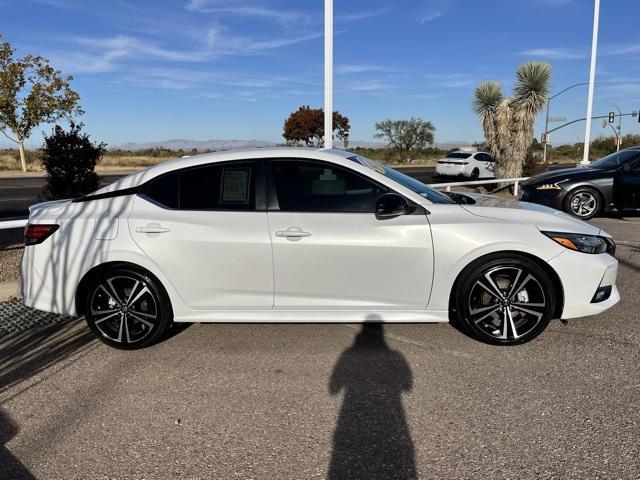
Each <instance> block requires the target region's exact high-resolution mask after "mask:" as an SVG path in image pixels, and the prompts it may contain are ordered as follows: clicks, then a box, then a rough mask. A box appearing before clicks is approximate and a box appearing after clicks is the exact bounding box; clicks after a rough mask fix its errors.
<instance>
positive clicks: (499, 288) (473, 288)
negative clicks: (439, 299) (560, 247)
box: [455, 254, 557, 345]
mask: <svg viewBox="0 0 640 480" xmlns="http://www.w3.org/2000/svg"><path fill="white" fill-rule="evenodd" d="M459 278H460V280H459V281H458V284H457V292H456V296H455V308H456V312H455V313H456V314H457V317H458V320H459V322H460V323H461V325H462V327H463V328H464V329H465V330H466V331H467V333H469V334H470V335H471V336H473V337H474V338H476V339H478V340H480V341H483V342H485V343H490V344H493V345H517V344H521V343H525V342H528V341H529V340H532V339H533V338H535V337H537V336H538V335H539V334H540V333H542V331H543V330H544V329H545V328H546V327H547V325H548V324H549V321H550V320H551V318H552V316H553V314H554V312H555V306H556V301H557V300H556V298H557V297H556V294H555V291H554V288H553V282H552V279H551V278H550V276H549V274H548V273H547V272H545V271H544V269H542V268H541V267H540V266H538V265H537V264H536V263H535V262H533V261H531V260H529V259H528V258H526V257H524V256H520V255H516V254H513V255H509V256H492V257H488V258H485V259H482V260H479V261H477V262H474V263H473V264H471V265H470V266H469V267H467V268H466V269H465V270H464V271H463V272H462V273H461V275H460V277H459Z"/></svg>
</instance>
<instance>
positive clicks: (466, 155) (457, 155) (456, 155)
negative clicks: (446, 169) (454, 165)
mask: <svg viewBox="0 0 640 480" xmlns="http://www.w3.org/2000/svg"><path fill="white" fill-rule="evenodd" d="M470 156H471V153H463V152H453V153H450V154H449V155H447V156H446V157H445V158H469V157H470Z"/></svg>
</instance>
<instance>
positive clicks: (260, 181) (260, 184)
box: [132, 158, 267, 213]
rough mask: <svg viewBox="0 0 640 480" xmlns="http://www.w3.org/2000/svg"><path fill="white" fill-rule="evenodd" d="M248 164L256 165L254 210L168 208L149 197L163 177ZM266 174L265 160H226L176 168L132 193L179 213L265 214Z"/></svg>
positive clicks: (147, 182) (148, 181)
mask: <svg viewBox="0 0 640 480" xmlns="http://www.w3.org/2000/svg"><path fill="white" fill-rule="evenodd" d="M248 162H253V163H255V166H256V174H255V180H254V181H255V189H254V190H255V208H254V209H250V210H242V209H236V208H173V207H168V206H167V205H163V204H162V203H160V202H158V201H156V200H154V199H153V198H151V197H149V196H148V195H147V191H148V190H149V187H150V185H151V184H152V183H153V182H154V181H156V180H158V179H160V178H162V177H166V176H168V175H175V174H182V173H183V172H187V171H191V170H196V169H198V168H207V167H214V166H215V167H218V166H220V167H224V166H227V165H233V164H237V163H248ZM264 172H265V167H264V159H263V158H242V159H237V160H224V161H221V162H209V163H202V164H200V165H192V166H190V167H184V168H176V169H175V170H171V171H168V172H164V173H162V174H160V175H158V176H157V177H153V178H150V179H149V180H147V181H146V182H144V183H143V184H141V185H140V186H139V187H136V189H137V192H132V193H137V195H138V196H139V197H140V198H143V199H144V200H146V201H147V202H150V203H153V204H154V205H156V206H158V207H160V208H163V209H165V210H174V211H178V212H237V213H247V212H248V213H255V212H265V211H266V210H267V206H266V199H265V193H266V188H265V174H264ZM178 198H180V183H178Z"/></svg>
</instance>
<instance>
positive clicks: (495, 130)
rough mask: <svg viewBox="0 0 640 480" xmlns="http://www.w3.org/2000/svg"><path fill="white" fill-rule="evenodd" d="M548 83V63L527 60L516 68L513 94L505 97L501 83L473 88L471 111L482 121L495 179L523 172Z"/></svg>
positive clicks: (547, 91) (545, 97)
mask: <svg viewBox="0 0 640 480" xmlns="http://www.w3.org/2000/svg"><path fill="white" fill-rule="evenodd" d="M550 83H551V65H549V64H548V63H541V62H527V63H524V64H523V65H521V66H520V68H518V70H517V71H516V84H515V86H514V88H513V96H512V97H504V95H503V92H502V84H501V83H500V82H496V81H488V82H482V83H481V84H480V85H478V86H477V87H476V91H475V96H474V99H473V110H474V111H475V112H476V114H477V115H478V116H479V117H480V120H481V121H482V128H483V130H484V136H485V138H486V140H487V145H488V147H489V151H490V152H491V155H492V156H493V158H495V161H496V172H495V173H496V178H511V177H519V176H520V175H522V168H523V166H524V161H525V157H526V155H527V150H528V149H529V147H530V146H531V143H532V142H533V124H534V122H535V119H536V115H537V114H538V112H540V110H542V108H543V107H544V106H545V104H546V101H547V96H548V95H549V88H550Z"/></svg>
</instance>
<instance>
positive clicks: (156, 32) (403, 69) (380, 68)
mask: <svg viewBox="0 0 640 480" xmlns="http://www.w3.org/2000/svg"><path fill="white" fill-rule="evenodd" d="M334 8H335V15H336V17H335V18H336V21H335V70H336V75H335V86H336V92H335V101H334V104H335V108H336V109H337V110H339V111H340V112H342V113H343V114H346V115H347V116H348V117H349V118H350V121H351V125H352V130H351V138H352V139H357V140H372V135H373V134H374V131H375V128H374V124H375V122H376V121H380V120H384V119H386V118H392V119H398V118H407V117H410V116H415V117H422V118H423V119H427V120H431V121H432V122H433V123H434V124H435V126H436V128H437V132H436V141H441V142H442V141H455V140H467V141H472V140H479V139H481V138H482V131H481V128H480V125H479V122H478V120H477V119H476V118H475V116H474V115H473V113H472V111H471V107H470V102H471V99H472V94H473V88H474V86H475V85H476V84H477V83H478V82H480V81H482V80H488V79H494V80H499V81H502V82H503V84H504V86H505V90H506V91H507V92H510V90H511V88H512V82H513V77H514V70H515V69H516V68H517V67H518V65H519V64H521V63H522V62H524V61H526V60H530V59H534V60H547V61H550V62H551V63H552V65H553V70H554V75H553V89H554V90H555V91H557V90H560V89H562V88H564V87H565V86H568V85H571V84H573V83H577V82H583V81H586V80H587V79H588V78H587V76H588V68H589V52H590V46H591V25H592V19H593V0H482V1H480V0H413V1H409V0H396V1H389V0H385V1H382V0H366V1H365V0H335V7H334ZM322 15H323V2H322V0H297V1H294V0H246V1H232V0H176V1H165V0H155V1H152V0H144V1H133V0H115V1H88V0H85V1H81V0H0V18H2V22H1V23H0V33H1V34H2V35H3V36H4V38H5V39H6V40H8V41H10V42H11V43H12V44H13V46H14V47H16V48H17V49H18V53H19V54H23V53H27V52H30V53H37V54H42V55H45V56H47V57H48V58H50V59H51V61H52V64H53V65H54V66H56V67H57V68H60V69H62V70H63V71H64V72H65V73H71V74H73V75H74V77H75V79H74V82H73V85H74V88H75V89H76V90H77V91H78V92H79V93H80V95H81V98H82V106H83V108H84V109H85V111H86V114H85V115H84V116H83V117H82V121H83V122H84V123H85V125H86V127H87V130H88V131H89V132H90V133H91V134H92V136H93V137H94V138H95V139H98V140H102V141H106V142H108V143H109V144H110V145H112V146H115V145H118V144H122V143H125V142H142V141H152V140H164V139H173V138H188V139H197V140H205V139H232V138H233V139H262V140H274V141H280V140H281V133H282V124H283V121H284V119H285V117H286V116H288V114H289V113H290V112H291V111H293V110H295V109H297V107H298V106H300V105H303V104H309V105H312V106H318V107H320V106H321V105H322V101H323V97H322V81H323V71H322V68H323V38H322V34H323V24H322ZM638 19H640V2H639V1H638V0H602V13H601V19H600V23H601V30H600V51H599V61H598V77H597V80H598V81H599V82H602V83H601V84H600V85H598V86H597V88H596V101H595V106H594V114H600V113H607V112H609V111H611V110H613V109H614V105H616V104H617V105H619V106H620V108H621V109H622V110H623V111H631V110H637V109H638V108H640V36H639V35H638V31H639V30H638V28H639V25H638ZM586 96H587V90H586V87H578V88H575V89H573V90H571V91H570V92H567V93H566V94H564V95H562V96H561V97H558V98H557V99H556V100H554V101H553V102H552V108H551V114H552V116H565V117H568V118H569V119H572V118H577V117H583V116H584V114H585V111H586ZM542 117H543V115H540V116H539V120H538V124H537V125H538V128H537V129H536V134H537V136H539V133H540V131H541V127H542ZM639 127H640V124H638V123H637V121H636V119H634V118H630V117H628V118H626V119H625V120H624V124H623V130H624V132H626V133H640V128H639ZM583 129H584V127H583V126H577V127H575V128H567V129H566V130H565V131H562V132H558V133H557V134H556V135H554V136H553V138H552V141H553V142H554V143H558V142H574V141H580V140H581V138H582V136H583V133H584V131H583ZM603 132H605V130H603V129H602V127H601V124H600V123H599V122H594V127H593V133H592V135H595V136H597V135H600V134H602V133H603ZM40 142H41V134H40V133H39V132H35V133H34V135H33V136H32V139H31V142H30V143H31V144H39V143H40ZM4 145H7V143H4Z"/></svg>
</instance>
